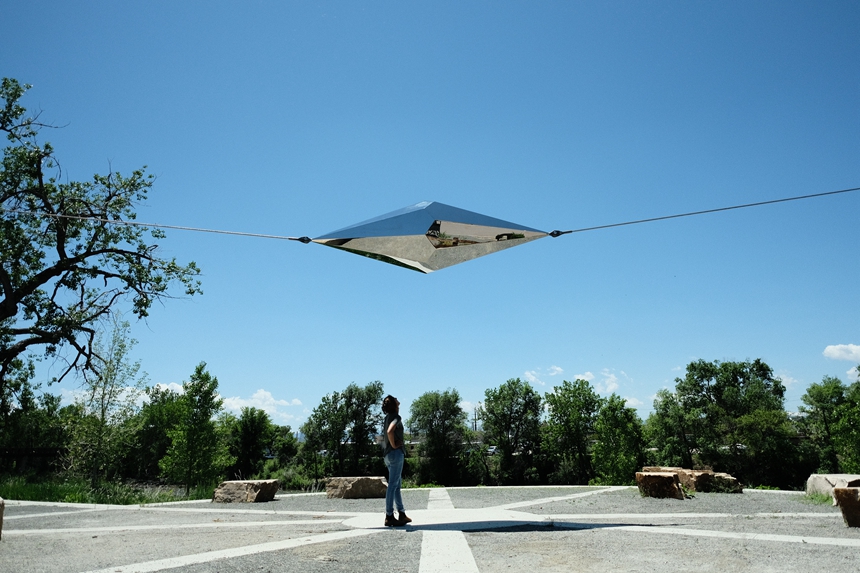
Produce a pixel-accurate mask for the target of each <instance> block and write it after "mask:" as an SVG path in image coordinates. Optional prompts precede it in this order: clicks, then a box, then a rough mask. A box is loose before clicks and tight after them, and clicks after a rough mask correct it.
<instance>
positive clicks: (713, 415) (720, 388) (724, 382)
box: [652, 359, 808, 487]
mask: <svg viewBox="0 0 860 573" xmlns="http://www.w3.org/2000/svg"><path fill="white" fill-rule="evenodd" d="M663 396H664V398H665V397H667V395H666V394H664V395H663ZM784 396H785V386H783V385H782V382H781V381H780V380H779V378H776V377H775V376H774V374H773V370H772V369H771V368H770V366H768V365H767V364H765V363H764V362H762V361H761V360H760V359H756V360H754V361H752V362H719V361H715V362H706V361H704V360H698V361H696V362H691V363H690V364H688V365H687V373H686V376H685V377H684V378H678V379H676V380H675V399H676V400H677V403H678V406H679V407H680V409H681V411H682V412H683V416H682V417H679V418H677V419H678V421H679V423H680V424H682V425H683V426H684V428H685V430H684V431H683V433H684V435H683V439H682V438H681V436H680V435H679V436H678V438H679V441H682V440H686V441H688V442H690V445H692V446H693V447H694V448H695V449H696V450H697V451H698V460H699V461H700V463H701V464H702V465H707V466H711V467H713V468H714V469H717V470H719V471H727V472H729V473H731V474H732V475H734V476H735V477H737V478H738V479H739V480H740V481H741V482H743V483H746V484H751V485H758V484H765V485H776V486H780V487H792V486H796V485H799V480H801V479H805V477H806V476H805V475H802V474H803V473H804V472H806V461H803V463H801V460H800V451H799V450H798V449H797V447H796V446H795V444H794V443H793V441H792V438H793V437H794V436H795V432H794V429H793V428H792V426H791V423H790V421H789V419H788V415H787V414H786V412H785V409H784V407H783V402H784ZM656 405H657V404H656V403H655V406H656ZM669 406H670V407H669V408H668V409H667V410H668V412H670V413H671V414H676V413H677V411H676V410H675V408H674V406H673V405H672V404H671V403H670V404H669ZM657 414H658V412H655V415H657ZM671 423H672V421H670V420H665V421H663V422H662V423H659V424H658V423H654V424H652V426H660V425H662V426H664V427H665V426H667V425H669V424H671ZM679 431H680V430H676V432H679ZM807 475H808V472H807Z"/></svg>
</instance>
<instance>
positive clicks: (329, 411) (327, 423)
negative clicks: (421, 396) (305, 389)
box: [301, 381, 382, 479]
mask: <svg viewBox="0 0 860 573" xmlns="http://www.w3.org/2000/svg"><path fill="white" fill-rule="evenodd" d="M381 401H382V383H381V382H379V381H376V382H371V383H369V384H368V385H367V386H365V387H364V388H361V387H360V386H358V385H356V384H354V383H353V384H350V385H349V386H347V387H346V389H345V390H344V391H343V392H332V393H331V394H327V395H326V396H323V398H322V401H321V402H320V405H319V406H317V407H316V408H314V410H313V411H312V412H311V415H310V416H309V417H308V420H307V421H306V422H305V423H304V424H303V425H302V433H303V434H304V435H305V443H304V445H303V447H302V451H301V457H302V461H303V463H304V464H305V465H307V466H310V467H312V468H313V472H314V477H315V478H317V479H318V478H321V477H324V476H330V475H362V474H371V473H375V470H371V468H373V467H374V464H373V462H372V461H370V460H369V459H368V458H369V457H371V455H372V454H378V453H379V452H378V448H377V449H374V448H376V446H375V445H374V439H373V437H374V436H375V435H376V433H377V432H379V430H380V425H381V424H382V415H381V413H380V411H379V410H378V408H379V404H380V403H381ZM320 452H324V454H321V453H320ZM376 457H377V458H378V457H379V456H376ZM348 463H349V465H347V464H348ZM362 466H363V467H362Z"/></svg>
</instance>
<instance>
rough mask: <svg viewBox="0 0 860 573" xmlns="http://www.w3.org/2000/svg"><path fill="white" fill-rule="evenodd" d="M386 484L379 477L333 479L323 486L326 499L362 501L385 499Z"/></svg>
mask: <svg viewBox="0 0 860 573" xmlns="http://www.w3.org/2000/svg"><path fill="white" fill-rule="evenodd" d="M387 489H388V482H386V481H385V478H381V477H333V478H328V480H326V484H325V492H326V497H329V498H340V499H364V498H369V497H385V492H386V490H387Z"/></svg>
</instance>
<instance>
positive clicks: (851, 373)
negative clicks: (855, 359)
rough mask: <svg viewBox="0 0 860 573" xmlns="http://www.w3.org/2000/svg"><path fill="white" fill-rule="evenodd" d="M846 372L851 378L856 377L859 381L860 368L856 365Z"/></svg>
mask: <svg viewBox="0 0 860 573" xmlns="http://www.w3.org/2000/svg"><path fill="white" fill-rule="evenodd" d="M846 374H848V377H849V378H856V379H857V380H858V381H860V370H858V369H857V367H856V366H855V367H854V368H852V369H851V370H849V371H848V372H846Z"/></svg>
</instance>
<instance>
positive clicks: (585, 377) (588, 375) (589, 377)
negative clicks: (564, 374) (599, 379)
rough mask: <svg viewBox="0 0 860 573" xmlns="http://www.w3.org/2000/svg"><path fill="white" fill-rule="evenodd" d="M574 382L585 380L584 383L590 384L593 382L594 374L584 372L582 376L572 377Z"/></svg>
mask: <svg viewBox="0 0 860 573" xmlns="http://www.w3.org/2000/svg"><path fill="white" fill-rule="evenodd" d="M573 379H574V380H585V381H586V382H591V381H592V380H594V374H592V373H591V372H585V373H584V374H577V375H576V376H574V377H573Z"/></svg>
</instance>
